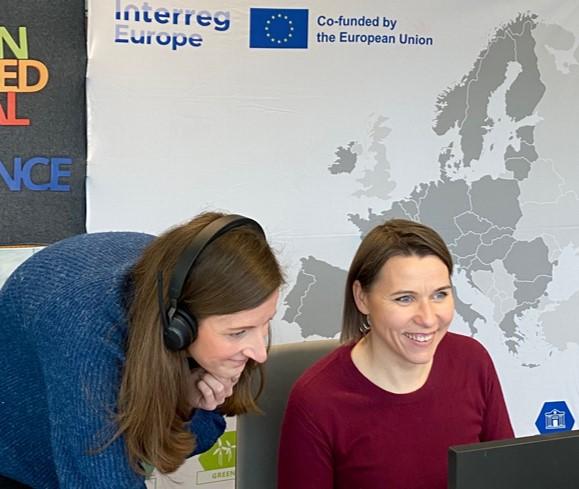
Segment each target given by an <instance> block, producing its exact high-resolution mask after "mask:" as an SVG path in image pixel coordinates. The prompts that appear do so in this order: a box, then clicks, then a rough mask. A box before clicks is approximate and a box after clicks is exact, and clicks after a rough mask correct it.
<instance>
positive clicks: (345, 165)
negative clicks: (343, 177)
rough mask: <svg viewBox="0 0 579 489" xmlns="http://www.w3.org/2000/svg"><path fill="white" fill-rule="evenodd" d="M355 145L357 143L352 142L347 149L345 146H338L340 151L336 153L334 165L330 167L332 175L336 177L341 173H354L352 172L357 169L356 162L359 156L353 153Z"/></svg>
mask: <svg viewBox="0 0 579 489" xmlns="http://www.w3.org/2000/svg"><path fill="white" fill-rule="evenodd" d="M355 144H356V142H355V141H350V142H349V143H348V145H347V146H346V147H345V148H344V147H343V146H338V149H337V150H336V152H335V153H334V154H335V155H336V159H335V161H334V164H333V165H330V166H329V167H328V170H330V173H332V174H334V175H337V174H339V173H352V170H353V169H354V168H355V167H356V162H357V161H358V155H357V154H356V153H355V152H354V151H352V148H353V147H354V145H355Z"/></svg>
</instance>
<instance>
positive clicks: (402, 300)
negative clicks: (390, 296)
mask: <svg viewBox="0 0 579 489" xmlns="http://www.w3.org/2000/svg"><path fill="white" fill-rule="evenodd" d="M395 300H396V302H398V303H400V304H410V303H411V302H412V296H411V295H403V296H402V297H397V298H396V299H395Z"/></svg>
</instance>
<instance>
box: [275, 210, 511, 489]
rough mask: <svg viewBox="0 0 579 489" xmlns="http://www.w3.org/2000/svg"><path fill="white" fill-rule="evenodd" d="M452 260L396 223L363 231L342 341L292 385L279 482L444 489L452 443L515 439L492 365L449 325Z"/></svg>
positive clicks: (339, 488)
mask: <svg viewBox="0 0 579 489" xmlns="http://www.w3.org/2000/svg"><path fill="white" fill-rule="evenodd" d="M452 268H453V267H452V257H451V255H450V253H449V251H448V248H447V247H446V245H445V243H444V241H443V240H442V238H441V237H440V236H439V235H438V233H436V232H435V231H434V230H433V229H431V228H429V227H427V226H424V225H422V224H419V223H415V222H412V221H406V220H402V219H394V220H391V221H387V222H386V223H384V224H383V225H380V226H377V227H376V228H374V229H373V230H372V231H370V232H369V233H368V235H367V236H366V237H365V238H364V240H363V241H362V243H361V244H360V247H359V248H358V251H357V252H356V255H355V257H354V259H353V261H352V264H351V266H350V270H349V273H348V279H347V283H346V290H345V300H344V314H343V324H342V341H343V343H344V345H343V346H342V347H341V348H338V349H337V350H335V351H334V352H332V353H331V354H330V355H328V356H327V357H326V358H324V359H322V360H321V361H320V362H318V363H317V364H316V365H314V366H313V367H311V368H310V369H309V370H308V371H307V372H306V373H305V374H304V375H303V376H302V377H301V378H300V380H298V382H297V383H296V385H295V386H294V388H293V390H292V393H291V395H290V399H289V402H288V406H287V409H286V414H285V419H284V423H283V428H282V436H281V446H280V455H279V476H278V489H292V488H296V487H299V488H300V489H349V488H352V487H356V488H359V489H375V488H377V487H388V488H390V487H392V488H404V489H409V488H412V489H445V488H446V487H447V476H446V472H447V450H448V447H449V446H450V445H457V444H462V443H469V442H471V443H472V442H477V441H488V440H496V439H501V438H511V437H512V436H513V431H512V428H511V424H510V421H509V416H508V413H507V410H506V407H505V403H504V400H503V396H502V392H501V387H500V385H499V381H498V378H497V375H496V372H495V370H494V367H493V364H492V361H491V359H490V357H489V355H488V353H487V352H486V350H485V349H484V348H483V346H482V345H480V344H479V343H477V342H476V341H475V340H473V339H471V338H467V337H465V336H460V335H456V334H453V333H449V332H448V328H449V326H450V323H451V321H452V318H453V315H454V299H453V293H452V292H453V291H452V283H451V276H452Z"/></svg>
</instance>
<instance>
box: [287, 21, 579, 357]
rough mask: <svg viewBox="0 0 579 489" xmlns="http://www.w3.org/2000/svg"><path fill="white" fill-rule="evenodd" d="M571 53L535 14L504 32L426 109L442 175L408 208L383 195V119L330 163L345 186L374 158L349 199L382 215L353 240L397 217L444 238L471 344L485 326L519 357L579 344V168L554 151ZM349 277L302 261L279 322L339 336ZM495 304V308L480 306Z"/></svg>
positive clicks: (557, 30) (418, 189)
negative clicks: (534, 344)
mask: <svg viewBox="0 0 579 489" xmlns="http://www.w3.org/2000/svg"><path fill="white" fill-rule="evenodd" d="M577 46H578V44H577V39H576V37H575V35H574V34H573V33H571V32H569V31H568V30H565V29H564V28H562V27H560V26H557V25H553V24H544V23H541V22H540V20H539V19H538V18H537V16H536V15H534V14H532V13H524V14H520V15H518V16H517V17H516V18H514V19H512V20H511V21H510V22H508V23H506V24H504V25H502V26H500V27H498V28H497V29H496V31H495V32H494V33H493V35H492V36H491V37H490V38H489V41H488V45H487V46H484V47H483V48H482V49H481V51H480V53H479V55H478V57H477V59H476V60H474V63H473V66H472V69H470V71H469V72H468V73H466V74H465V75H464V76H463V77H462V79H461V80H459V81H458V82H457V83H456V84H455V85H454V86H450V87H447V88H443V89H442V90H441V92H440V94H439V96H438V98H437V100H433V112H434V116H433V122H432V130H433V132H434V134H435V135H436V137H437V138H439V140H440V142H441V144H440V151H439V153H438V154H433V155H432V159H431V161H429V162H425V165H437V167H438V169H439V170H438V178H437V179H436V180H431V181H417V183H416V185H415V187H414V189H413V190H412V192H411V193H410V194H409V195H407V197H406V198H403V199H398V200H393V199H391V197H390V196H391V194H392V192H393V190H394V189H395V188H396V182H394V181H393V180H392V178H391V168H392V165H394V164H396V162H392V161H389V159H388V138H389V136H390V134H391V131H392V128H391V127H389V125H388V122H389V121H388V118H387V117H386V116H384V115H381V116H378V117H376V118H375V119H374V120H373V121H372V128H371V130H370V134H369V139H370V141H371V144H368V145H366V146H364V145H362V144H361V143H359V142H358V141H356V140H351V141H345V142H344V145H343V146H340V147H338V148H337V150H336V152H335V159H334V161H333V163H331V164H329V165H328V171H329V173H330V174H331V175H351V176H353V175H354V173H355V170H356V167H357V165H358V163H359V160H360V158H361V157H363V156H370V157H371V159H372V160H373V162H374V165H373V167H371V168H367V169H365V170H364V171H363V172H362V174H361V176H360V177H359V178H357V183H358V185H359V190H358V191H357V192H356V193H355V194H354V196H358V197H360V196H367V197H379V198H380V199H381V201H382V202H383V203H384V205H383V207H381V208H375V207H373V208H369V209H368V212H367V214H366V215H361V214H359V213H351V214H349V215H347V216H345V219H348V220H349V221H350V222H351V223H352V225H354V226H355V228H356V229H357V231H358V232H359V234H360V237H363V236H364V235H365V234H366V233H367V232H368V231H369V230H370V229H372V228H373V227H374V226H376V225H378V224H380V223H382V222H384V221H385V220H387V219H390V218H396V217H401V218H406V219H412V220H415V221H420V222H422V223H424V224H427V225H429V226H432V227H433V228H434V229H436V230H438V231H439V232H440V234H441V235H442V236H443V238H444V239H445V241H446V243H447V244H448V246H449V249H450V250H451V252H452V254H453V259H454V261H455V266H456V272H455V275H456V273H459V274H461V276H462V277H463V278H464V280H463V285H462V289H460V290H459V289H458V288H457V290H456V294H455V301H456V308H457V314H458V315H459V316H460V317H461V318H462V320H463V321H464V322H465V323H466V324H467V325H468V329H469V331H470V334H471V335H473V336H475V337H476V336H477V334H478V333H479V330H480V328H483V327H490V326H493V325H495V326H496V327H498V328H500V332H501V334H502V338H503V345H504V347H505V348H506V349H507V350H508V352H509V353H510V354H511V355H514V356H517V355H519V352H520V349H521V347H522V346H524V345H525V344H526V343H527V342H529V341H531V340H533V341H540V342H541V344H542V345H543V346H546V349H547V350H549V349H554V348H556V349H559V350H563V349H565V348H566V347H567V345H568V344H570V343H574V344H576V343H579V334H578V333H576V332H575V329H573V328H563V327H562V325H563V324H566V323H565V322H568V320H569V319H570V318H572V317H573V313H572V310H573V309H574V308H576V307H577V306H578V305H579V287H578V286H577V285H575V284H571V283H570V282H569V279H570V278H571V277H572V274H571V275H569V272H568V270H569V269H570V267H572V266H575V267H577V264H578V261H577V253H576V250H577V246H578V244H579V243H578V241H579V234H578V233H577V231H576V229H577V228H576V227H575V228H573V226H570V225H569V223H576V222H577V217H576V216H579V214H578V213H577V211H578V210H579V205H578V204H579V200H578V198H577V193H576V190H577V189H575V188H574V187H573V185H572V184H570V183H569V182H572V181H573V176H574V175H576V173H577V170H576V169H575V167H576V166H579V165H577V164H576V163H575V164H572V163H571V162H569V161H567V160H565V158H564V157H563V156H562V155H563V150H562V148H561V146H562V145H561V144H560V142H562V141H563V140H564V136H562V135H561V134H560V132H561V131H560V128H561V127H564V126H565V124H566V123H567V118H571V120H569V122H572V120H573V118H574V120H575V121H576V118H577V116H575V115H571V114H572V109H570V108H567V109H565V107H564V105H565V103H567V104H572V103H574V104H575V106H574V109H575V114H576V113H577V109H578V107H577V106H576V105H577V102H572V101H574V100H576V97H575V96H574V95H573V94H572V92H571V89H570V86H573V85H574V86H575V87H576V86H579V79H578V78H579V70H578V68H577V67H578V66H579V65H578V58H579V48H578V47H577ZM570 79H573V80H574V84H573V83H569V80H570ZM567 97H568V98H567ZM575 127H577V126H575ZM538 134H540V141H541V144H540V148H539V146H538V143H537V139H538ZM568 150H569V148H567V151H568ZM576 154H577V153H576ZM417 178H418V179H419V178H420V177H419V176H418V177H417ZM577 181H578V180H577V178H575V182H577ZM345 277H346V270H343V269H341V268H339V267H335V266H332V265H331V264H329V263H326V262H324V261H322V260H319V259H317V258H316V257H314V256H308V257H303V258H301V269H300V271H299V273H298V276H297V280H296V283H295V285H294V286H293V288H292V289H291V290H290V292H289V293H288V295H287V296H286V298H285V305H286V306H287V308H286V310H285V314H284V317H283V319H284V320H285V321H288V322H293V323H296V324H298V325H299V327H300V328H301V331H302V336H303V337H304V338H308V337H309V336H312V335H317V336H321V337H335V336H336V335H337V334H338V333H339V329H340V314H341V304H342V303H341V298H342V296H343V284H344V283H345ZM465 283H466V289H465V287H464V284H465ZM473 297H474V299H473ZM489 301H490V303H491V305H492V308H491V309H489V308H488V307H483V305H484V304H483V303H488V302H489ZM489 310H492V313H491V314H489V312H488V311H489ZM541 358H542V357H541V356H540V355H538V356H537V358H534V359H533V358H532V355H531V359H530V360H529V356H528V355H527V356H525V358H521V365H523V366H525V367H529V368H532V367H537V366H539V365H540V362H541Z"/></svg>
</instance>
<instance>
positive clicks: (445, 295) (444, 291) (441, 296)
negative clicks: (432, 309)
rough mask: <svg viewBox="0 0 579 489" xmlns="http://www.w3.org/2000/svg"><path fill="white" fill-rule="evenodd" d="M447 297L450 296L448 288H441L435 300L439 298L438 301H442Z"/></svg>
mask: <svg viewBox="0 0 579 489" xmlns="http://www.w3.org/2000/svg"><path fill="white" fill-rule="evenodd" d="M445 297H448V292H447V291H446V290H441V291H440V292H437V293H436V294H434V300H437V301H441V300H442V299H444V298H445Z"/></svg>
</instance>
